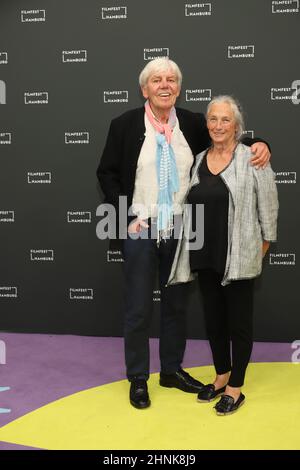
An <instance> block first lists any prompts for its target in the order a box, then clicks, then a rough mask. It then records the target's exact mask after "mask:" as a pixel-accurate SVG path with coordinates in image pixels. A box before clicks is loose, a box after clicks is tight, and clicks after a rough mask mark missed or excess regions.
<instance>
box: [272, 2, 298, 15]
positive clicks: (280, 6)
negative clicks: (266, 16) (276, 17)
mask: <svg viewBox="0 0 300 470" xmlns="http://www.w3.org/2000/svg"><path fill="white" fill-rule="evenodd" d="M272 13H299V0H273V1H272Z"/></svg>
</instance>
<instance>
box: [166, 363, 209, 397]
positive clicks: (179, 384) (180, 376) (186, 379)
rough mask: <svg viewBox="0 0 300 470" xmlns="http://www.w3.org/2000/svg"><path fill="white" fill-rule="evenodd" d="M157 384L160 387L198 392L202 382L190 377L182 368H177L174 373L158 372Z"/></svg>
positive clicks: (201, 387)
mask: <svg viewBox="0 0 300 470" xmlns="http://www.w3.org/2000/svg"><path fill="white" fill-rule="evenodd" d="M159 384H160V385H161V386H162V387H169V388H173V387H174V388H179V390H182V391H183V392H187V393H199V392H200V391H201V390H202V389H203V387H204V384H203V383H201V382H199V381H198V380H196V379H194V378H193V377H191V376H190V375H189V374H188V373H187V372H185V371H184V370H183V369H178V371H177V372H175V373H174V374H163V373H160V380H159Z"/></svg>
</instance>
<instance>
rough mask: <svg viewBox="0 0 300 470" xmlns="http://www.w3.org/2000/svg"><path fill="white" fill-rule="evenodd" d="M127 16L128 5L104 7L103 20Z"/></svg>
mask: <svg viewBox="0 0 300 470" xmlns="http://www.w3.org/2000/svg"><path fill="white" fill-rule="evenodd" d="M126 18H127V7H102V9H101V19H102V20H125V19H126Z"/></svg>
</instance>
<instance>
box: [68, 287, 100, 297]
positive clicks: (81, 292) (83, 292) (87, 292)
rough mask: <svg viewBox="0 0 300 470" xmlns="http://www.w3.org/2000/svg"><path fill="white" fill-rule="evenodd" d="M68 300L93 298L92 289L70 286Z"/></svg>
mask: <svg viewBox="0 0 300 470" xmlns="http://www.w3.org/2000/svg"><path fill="white" fill-rule="evenodd" d="M69 298H70V300H93V299H94V290H93V289H88V288H85V287H84V288H82V287H81V288H74V287H71V288H70V290H69Z"/></svg>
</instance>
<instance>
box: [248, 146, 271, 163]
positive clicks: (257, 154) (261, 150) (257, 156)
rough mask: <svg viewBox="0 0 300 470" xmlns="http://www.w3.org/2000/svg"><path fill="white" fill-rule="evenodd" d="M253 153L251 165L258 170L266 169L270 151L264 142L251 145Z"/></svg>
mask: <svg viewBox="0 0 300 470" xmlns="http://www.w3.org/2000/svg"><path fill="white" fill-rule="evenodd" d="M250 148H251V152H252V153H253V154H254V155H253V157H252V158H251V165H253V166H255V168H256V169H258V168H262V169H263V170H264V169H265V168H266V166H267V164H268V162H269V160H270V158H271V154H270V150H269V148H268V146H267V145H266V144H265V143H264V142H256V143H255V144H253V145H251V147H250Z"/></svg>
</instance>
